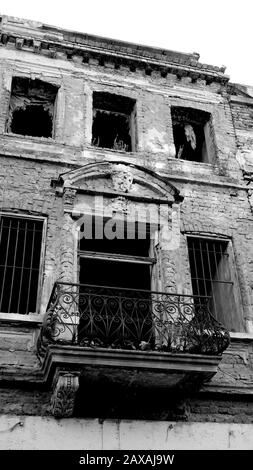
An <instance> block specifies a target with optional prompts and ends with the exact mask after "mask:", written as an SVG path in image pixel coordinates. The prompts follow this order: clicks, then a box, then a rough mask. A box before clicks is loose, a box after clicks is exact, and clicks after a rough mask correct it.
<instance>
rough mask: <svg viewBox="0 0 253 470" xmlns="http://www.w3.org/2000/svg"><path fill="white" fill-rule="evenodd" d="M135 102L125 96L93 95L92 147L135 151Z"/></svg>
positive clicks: (101, 93)
mask: <svg viewBox="0 0 253 470" xmlns="http://www.w3.org/2000/svg"><path fill="white" fill-rule="evenodd" d="M135 105H136V102H135V100H133V99H131V98H128V97H126V96H120V95H115V94H111V93H106V92H94V93H93V126H92V145H94V146H96V147H104V148H109V149H114V150H124V151H125V152H134V151H135V150H136V106H135Z"/></svg>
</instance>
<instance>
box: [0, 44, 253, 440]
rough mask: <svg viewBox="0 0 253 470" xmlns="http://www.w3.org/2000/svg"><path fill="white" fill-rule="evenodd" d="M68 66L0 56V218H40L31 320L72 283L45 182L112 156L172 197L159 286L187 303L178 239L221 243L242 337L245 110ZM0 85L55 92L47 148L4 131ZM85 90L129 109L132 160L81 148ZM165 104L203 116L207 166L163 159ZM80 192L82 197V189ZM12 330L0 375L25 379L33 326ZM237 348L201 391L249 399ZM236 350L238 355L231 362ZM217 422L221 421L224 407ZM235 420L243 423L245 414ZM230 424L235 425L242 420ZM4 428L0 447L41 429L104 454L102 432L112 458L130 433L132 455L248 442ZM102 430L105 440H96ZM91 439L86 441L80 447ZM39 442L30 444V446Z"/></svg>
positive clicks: (202, 413)
mask: <svg viewBox="0 0 253 470" xmlns="http://www.w3.org/2000/svg"><path fill="white" fill-rule="evenodd" d="M79 59H80V58H79ZM79 59H78V57H73V58H72V60H66V54H65V52H64V51H62V53H59V52H58V53H57V55H56V58H47V57H44V56H40V55H37V54H31V53H30V52H26V51H17V50H15V49H14V48H12V49H11V48H9V49H8V48H5V47H1V48H0V61H1V65H2V67H1V70H0V110H1V112H0V158H1V166H0V208H1V209H4V210H9V211H16V212H20V211H21V212H22V213H24V214H25V213H29V214H36V215H39V214H43V215H44V216H45V219H46V220H47V232H46V237H47V238H46V247H45V257H44V267H43V268H44V270H43V290H42V300H41V314H42V315H43V314H44V312H45V310H46V306H47V302H48V299H49V296H50V293H51V290H52V286H53V283H54V281H55V280H56V279H58V278H59V277H61V276H62V277H63V276H64V275H65V274H66V271H67V274H68V275H69V274H70V277H71V275H73V272H75V276H76V275H77V269H76V264H75V263H76V256H75V253H73V245H72V244H71V241H70V240H67V241H66V240H65V244H64V243H63V241H64V240H63V239H62V237H63V236H62V233H61V229H62V227H63V224H65V225H64V226H65V227H66V230H67V231H69V232H71V226H70V222H71V217H70V216H65V218H64V215H63V204H62V199H61V197H58V196H56V194H55V189H54V188H53V187H52V186H51V180H52V179H54V180H55V179H57V178H58V176H59V175H61V174H62V173H64V172H67V171H69V170H71V169H74V168H77V167H79V166H81V165H85V164H86V163H90V162H94V161H97V160H104V159H108V160H110V161H114V160H115V158H116V159H122V161H125V162H128V163H135V164H139V165H143V166H145V167H146V168H147V169H149V170H150V169H151V170H154V171H155V172H157V173H158V174H160V175H162V176H164V177H166V178H168V180H169V181H170V182H172V183H173V184H174V185H175V186H176V187H177V188H178V189H179V190H180V192H181V194H182V195H183V196H184V202H183V203H182V205H181V212H180V219H179V220H178V222H179V223H180V227H181V232H182V233H181V234H180V235H178V236H179V238H180V243H179V245H178V246H177V247H176V249H173V250H164V252H163V253H162V255H161V260H162V263H161V265H160V266H159V269H158V271H159V276H160V280H159V282H160V285H161V288H164V289H165V290H166V289H167V290H171V289H175V290H177V292H181V293H188V294H189V293H191V280H190V274H189V263H188V254H187V244H186V235H185V233H186V232H188V233H199V232H201V233H204V234H209V235H214V236H215V235H219V234H220V235H224V236H227V237H231V238H232V241H233V250H234V254H235V262H236V269H237V273H238V282H239V287H240V292H241V299H242V315H243V318H244V321H245V329H246V331H248V332H249V333H250V332H253V281H252V280H253V261H252V260H253V230H252V226H253V210H252V205H253V203H252V202H251V201H252V194H251V192H253V188H252V184H251V186H248V187H247V188H246V186H245V181H244V179H243V174H242V170H245V171H253V163H252V162H253V157H252V142H253V135H252V127H253V124H252V122H253V121H252V119H253V117H252V106H249V105H248V104H247V105H242V104H240V105H238V104H231V103H230V104H229V100H228V97H227V95H226V93H223V92H222V89H221V88H222V87H221V85H220V84H217V83H213V84H211V85H207V84H206V83H205V82H204V81H203V80H200V79H198V80H196V82H195V83H190V81H189V77H182V78H181V79H179V78H177V77H176V75H172V74H168V75H167V77H166V78H163V77H161V75H160V74H158V73H156V72H152V75H151V76H148V75H146V74H145V72H144V71H141V70H137V71H136V72H130V71H129V68H128V67H124V66H121V67H120V68H119V69H118V70H117V69H115V68H113V67H112V66H111V64H110V63H109V62H106V63H105V66H101V65H99V64H98V61H96V60H95V59H94V60H93V61H92V60H90V62H89V64H88V63H87V64H86V63H81V62H80V60H79ZM12 76H21V77H28V78H32V79H35V78H37V79H40V80H43V81H46V82H48V83H51V84H53V85H56V86H57V87H58V94H57V102H56V104H55V125H54V128H55V136H54V139H46V138H35V137H30V138H27V137H24V136H14V135H12V134H6V133H5V129H6V120H7V116H8V108H9V100H10V90H11V79H12ZM93 91H105V92H108V93H117V94H120V95H122V96H127V97H130V98H132V99H134V100H136V123H137V152H129V153H125V152H116V151H113V150H104V149H99V148H95V147H93V146H92V145H91V136H92V132H91V129H92V93H93ZM171 106H184V107H193V108H196V109H200V110H202V111H205V112H207V113H210V114H211V115H212V122H213V129H214V138H215V145H216V158H214V161H213V162H212V163H211V164H210V163H201V164H199V163H197V162H189V161H182V160H179V159H175V146H174V141H173V132H172V122H171V112H170V107H171ZM231 110H232V112H231ZM89 185H90V186H89V187H90V188H92V187H93V183H89ZM103 185H104V181H101V182H99V181H98V180H97V181H96V184H95V185H94V187H95V188H96V189H98V190H101V189H103ZM94 187H93V189H94ZM248 188H250V190H249V191H247V189H248ZM145 195H146V194H145ZM63 238H64V237H63ZM62 247H64V249H62ZM158 249H159V247H158ZM64 250H65V251H64ZM65 255H66V256H65ZM63 258H64V259H63ZM13 325H14V323H13ZM15 328H16V327H14V326H10V327H9V329H8V328H5V327H1V331H0V334H1V338H4V339H3V340H2V343H1V348H0V349H1V357H2V362H1V365H2V368H3V375H4V373H5V372H6V370H11V369H13V366H14V368H15V370H19V372H20V371H21V372H22V367H23V368H26V369H27V370H28V372H29V373H31V372H34V370H37V369H38V367H39V366H38V362H37V358H36V334H37V332H38V331H37V330H38V327H34V329H33V328H32V327H31V328H29V329H27V328H25V326H23V327H20V328H19V329H17V328H16V329H15ZM14 332H15V333H14ZM17 332H18V333H17ZM15 335H17V337H18V340H17V341H16V338H15ZM245 341H246V340H245ZM245 341H243V339H242V340H241V343H240V344H239V343H238V342H236V343H234V342H233V343H232V345H231V348H230V350H229V353H228V354H225V355H224V357H223V361H222V364H221V369H220V370H219V372H218V374H216V375H215V377H214V378H213V380H212V381H211V383H210V384H209V385H210V389H209V391H210V390H211V391H213V390H215V391H218V390H222V391H223V392H224V393H226V390H227V389H226V387H232V388H233V391H234V392H235V393H241V392H242V393H246V392H245V388H246V389H247V393H252V380H253V378H252V364H253V356H252V338H251V339H250V340H248V342H247V343H246V342H245ZM238 350H239V351H240V352H241V353H242V354H241V353H240V354H241V356H238ZM241 358H243V359H242V360H241ZM245 358H246V359H245ZM244 386H245V387H244ZM212 387H213V388H212ZM242 388H244V390H243V391H242V390H241V389H242ZM34 396H35V395H34ZM41 396H42V395H41ZM36 397H37V395H36ZM36 397H35V398H36ZM35 398H34V397H33V400H34V401H36V400H35ZM15 399H16V400H17V402H18V406H19V405H20V407H21V408H20V409H19V410H16V411H15V409H12V410H10V413H14V412H15V413H21V411H22V413H21V414H23V413H24V414H25V413H28V411H26V410H27V409H28V405H27V408H22V406H21V405H22V403H21V402H22V399H23V398H22V393H21V394H20V396H19V395H18V394H17V395H16V397H15ZM36 399H37V398H36ZM28 401H29V400H28ZM45 402H46V405H45V406H48V396H47V397H46V398H45ZM195 405H196V407H195V411H194V413H195V418H193V417H192V415H190V420H191V419H192V420H193V421H194V419H198V421H201V419H202V418H203V419H204V420H206V421H208V420H209V419H212V418H210V415H211V414H212V412H211V411H210V407H209V412H208V410H204V406H206V408H208V405H206V404H203V403H201V401H200V400H198V399H196V403H195ZM221 408H222V407H221ZM223 408H225V405H224V407H223ZM250 412H252V409H251V408H250ZM192 413H193V412H192ZM194 413H193V414H194ZM215 413H216V412H214V413H213V414H215ZM217 414H218V415H219V416H220V418H219V419H220V420H222V419H223V418H224V414H225V413H224V409H223V412H222V411H221V412H220V413H219V412H217ZM227 415H228V416H232V415H233V412H232V411H231V410H228V411H227ZM244 415H246V412H245V413H244ZM196 416H197V418H196ZM247 416H248V420H250V419H251V418H250V417H249V416H250V415H249V414H248V415H247ZM201 417H202V418H201ZM18 419H19V418H17V420H18ZM213 419H216V417H214V418H213ZM238 419H241V420H244V419H246V418H245V416H243V417H241V418H238ZM15 420H16V417H15V416H12V417H4V416H3V417H2V418H1V419H0V437H1V431H3V435H4V432H5V430H7V431H6V432H7V433H6V440H5V439H4V438H3V439H4V440H3V441H2V442H3V445H9V446H14V445H17V446H20V447H19V448H25V446H26V445H28V443H29V444H30V443H31V442H32V438H33V439H34V446H35V447H34V448H39V447H36V446H39V445H41V444H40V443H41V442H42V441H43V442H45V443H46V444H48V445H51V444H50V442H49V441H50V439H49V438H47V436H46V433H47V431H46V430H44V431H43V429H49V428H50V430H52V434H53V435H55V434H56V433H59V436H60V437H59V440H58V443H59V444H58V445H59V446H60V447H59V448H63V447H64V445H65V443H66V442H68V444H69V440H68V436H69V434H68V433H70V434H71V433H72V434H73V436H76V439H77V440H76V442H77V447H78V448H80V447H82V446H84V445H85V447H87V446H88V445H91V447H93V448H94V442H98V443H99V444H98V445H101V446H103V445H104V446H105V447H104V448H106V445H107V444H106V439H107V437H108V435H110V432H108V429H109V431H111V432H112V435H113V436H114V437H113V438H112V441H110V443H109V444H108V445H114V446H115V448H119V446H121V448H127V446H129V448H132V446H133V445H134V443H133V442H132V441H131V436H135V433H139V434H140V436H142V437H140V440H138V439H137V440H136V441H135V442H138V447H139V448H140V446H142V445H143V448H151V447H152V442H153V441H152V439H154V442H155V447H156V448H160V447H159V446H160V445H161V446H162V447H163V446H165V445H166V446H167V445H169V446H173V447H174V448H177V447H176V446H180V445H182V441H184V442H185V443H186V444H185V445H186V446H188V445H189V448H194V447H193V446H194V445H196V446H198V445H199V444H198V442H199V440H201V445H203V446H204V445H205V443H206V445H207V446H208V445H211V443H212V442H213V441H212V436H216V432H217V430H218V432H220V436H221V439H220V440H219V444H218V445H220V446H223V447H221V448H228V447H229V446H230V447H231V448H233V446H234V447H235V448H238V447H240V448H244V447H243V446H250V445H251V446H253V444H252V441H251V440H250V432H251V434H252V429H251V426H252V425H240V424H238V425H237V426H236V427H235V428H234V427H233V426H232V425H229V424H226V425H223V424H220V425H218V424H216V425H215V424H212V425H208V424H204V423H203V424H202V428H201V427H199V424H198V423H196V424H190V423H187V424H180V425H175V426H174V424H173V423H172V424H169V425H168V426H170V425H171V426H172V428H169V429H173V435H172V440H171V441H167V440H166V436H167V431H168V426H167V424H165V423H164V424H163V423H162V424H161V423H158V422H156V423H152V429H153V431H152V432H153V433H154V434H152V433H151V431H150V428H149V423H148V422H146V423H144V422H142V423H137V422H133V423H132V424H131V423H121V424H120V425H116V423H111V424H108V423H107V424H105V425H102V424H99V423H98V422H97V421H92V422H91V421H79V420H68V421H66V422H65V421H58V422H57V421H55V420H53V419H50V418H43V419H42V418H38V417H37V418H36V417H30V418H29V417H26V418H24V420H25V426H24V427H23V428H22V427H20V426H19V425H17V426H16V425H15V423H16V421H15ZM250 422H252V421H250ZM65 423H66V425H65ZM44 425H45V428H43V426H44ZM13 426H14V428H13V430H12V427H13ZM103 426H104V427H103ZM105 426H107V428H106V429H107V431H106V432H104V431H103V429H105ZM110 426H111V428H110ZM117 426H118V427H117ZM150 426H151V424H150ZM173 426H174V427H173ZM247 426H248V427H247ZM116 429H117V432H119V431H118V429H120V433H121V435H120V439H119V437H117V436H118V435H117V436H116V434H115V433H116ZM93 430H94V436H95V437H94V439H95V438H96V439H98V440H97V441H95V440H92V439H91V437H88V434H89V433H92V432H93ZM147 430H148V431H147ZM130 431H131V432H130ZM202 431H203V433H202ZM40 432H41V433H42V434H41V437H40V438H39V437H38V436H39V435H40ZM50 432H51V431H50ZM82 432H84V433H86V432H87V440H86V437H85V438H83V439H85V442H84V441H83V440H81V441H79V440H78V439H82V438H80V435H81V433H82ZM103 432H104V434H103ZM43 433H44V434H43ZM148 433H150V434H148ZM139 434H138V435H139ZM3 435H2V436H3ZM12 436H13V441H12V440H11V438H12ZM14 436H15V440H14ZM23 436H24V437H23ZM85 436H86V435H85ZM101 436H102V437H101ZM150 436H152V439H151V437H150ZM193 436H195V437H194V438H193ZM203 436H205V438H204V437H203ZM65 439H66V440H65ZM14 441H15V442H14ZM71 442H74V439H73V440H71ZM102 442H103V443H102ZM168 442H169V444H167V443H168ZM89 443H90V444H89ZM216 443H217V440H216ZM22 446H23V447H22ZM124 446H126V447H124ZM145 446H147V447H145ZM157 446H158V447H157ZM10 448H11V447H10ZM17 448H18V447H17ZM101 448H102V447H101ZM107 448H108V447H107ZM163 448H164V447H163ZM165 448H166V447H165ZM178 448H181V447H178ZM186 448H187V447H186ZM196 448H197V447H196ZM202 448H203V447H202ZM246 448H247V447H246Z"/></svg>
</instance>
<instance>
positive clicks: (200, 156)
mask: <svg viewBox="0 0 253 470" xmlns="http://www.w3.org/2000/svg"><path fill="white" fill-rule="evenodd" d="M171 116H172V128H173V138H174V143H175V147H176V158H179V159H181V160H189V161H195V162H205V163H210V162H212V161H213V159H214V158H215V142H214V132H213V126H212V122H211V115H210V114H209V113H207V112H205V111H202V110H198V109H193V108H184V107H179V106H172V108H171Z"/></svg>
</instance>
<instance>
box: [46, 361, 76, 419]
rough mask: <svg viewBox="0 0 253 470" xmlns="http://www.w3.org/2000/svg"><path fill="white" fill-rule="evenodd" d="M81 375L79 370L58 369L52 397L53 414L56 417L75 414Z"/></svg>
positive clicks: (67, 416)
mask: <svg viewBox="0 0 253 470" xmlns="http://www.w3.org/2000/svg"><path fill="white" fill-rule="evenodd" d="M79 375H80V372H78V371H74V372H69V371H64V370H58V369H57V370H56V374H55V378H54V384H53V388H54V390H53V395H52V399H51V407H52V414H53V416H54V417H55V418H70V417H71V416H73V411H74V405H75V398H76V392H77V390H78V388H79Z"/></svg>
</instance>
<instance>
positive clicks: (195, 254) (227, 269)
mask: <svg viewBox="0 0 253 470" xmlns="http://www.w3.org/2000/svg"><path fill="white" fill-rule="evenodd" d="M188 251H189V262H190V270H191V280H192V291H193V295H195V296H196V299H197V302H202V301H203V302H205V298H208V299H207V300H208V305H209V308H210V311H211V313H212V314H213V316H214V317H215V318H216V319H217V320H219V321H220V322H221V323H222V324H223V325H224V326H226V327H227V328H228V329H229V330H230V331H243V324H242V318H241V311H240V299H239V292H238V286H237V282H236V273H235V266H234V262H233V253H232V249H231V245H230V242H229V241H228V240H226V241H225V240H224V241H223V240H215V239H213V240H212V239H204V238H195V237H188Z"/></svg>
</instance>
